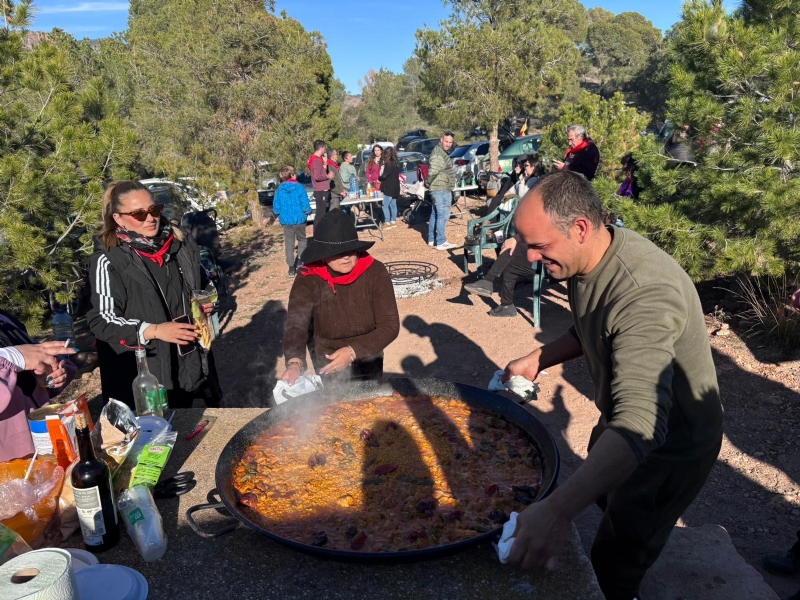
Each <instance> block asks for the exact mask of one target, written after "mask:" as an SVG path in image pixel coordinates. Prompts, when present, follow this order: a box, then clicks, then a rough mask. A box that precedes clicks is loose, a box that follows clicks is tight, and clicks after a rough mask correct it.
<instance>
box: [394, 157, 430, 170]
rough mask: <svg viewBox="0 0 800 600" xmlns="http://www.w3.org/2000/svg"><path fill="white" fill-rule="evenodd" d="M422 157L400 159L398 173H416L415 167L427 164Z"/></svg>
mask: <svg viewBox="0 0 800 600" xmlns="http://www.w3.org/2000/svg"><path fill="white" fill-rule="evenodd" d="M427 163H428V161H427V160H425V157H424V156H407V157H403V158H401V159H400V172H401V173H408V172H409V171H413V172H415V173H416V171H417V167H418V166H419V165H422V164H427Z"/></svg>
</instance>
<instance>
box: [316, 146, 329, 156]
mask: <svg viewBox="0 0 800 600" xmlns="http://www.w3.org/2000/svg"><path fill="white" fill-rule="evenodd" d="M326 150H327V149H326V148H325V146H323V147H322V148H320V149H319V150H317V151H316V152H314V154H316V155H317V156H322V155H323V154H325V152H326Z"/></svg>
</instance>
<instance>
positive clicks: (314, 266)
mask: <svg viewBox="0 0 800 600" xmlns="http://www.w3.org/2000/svg"><path fill="white" fill-rule="evenodd" d="M374 262H375V259H374V258H373V257H371V256H370V255H369V254H367V253H366V252H362V253H360V254H359V255H358V260H357V261H356V266H355V267H353V270H352V271H350V272H349V273H348V274H347V275H340V276H339V277H334V276H333V275H331V273H330V271H328V267H326V266H325V263H324V262H322V261H319V262H315V263H311V264H310V265H306V266H304V267H303V268H302V269H301V270H300V274H301V275H302V276H303V277H308V276H309V275H317V276H318V277H321V278H322V279H324V280H325V281H327V282H328V285H329V286H331V289H332V290H333V293H334V294H335V293H336V287H335V286H334V284H336V283H338V284H339V285H350V284H351V283H353V282H354V281H355V280H356V279H358V278H359V277H361V276H362V275H363V274H364V271H366V270H367V269H369V267H370V265H371V264H372V263H374Z"/></svg>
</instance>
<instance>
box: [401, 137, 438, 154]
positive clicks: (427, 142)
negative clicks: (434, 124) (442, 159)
mask: <svg viewBox="0 0 800 600" xmlns="http://www.w3.org/2000/svg"><path fill="white" fill-rule="evenodd" d="M438 143H439V138H426V139H421V140H414V141H412V142H411V143H409V144H408V145H407V146H406V150H405V151H406V152H419V153H420V154H424V155H425V156H430V155H431V152H433V149H434V148H436V144H438Z"/></svg>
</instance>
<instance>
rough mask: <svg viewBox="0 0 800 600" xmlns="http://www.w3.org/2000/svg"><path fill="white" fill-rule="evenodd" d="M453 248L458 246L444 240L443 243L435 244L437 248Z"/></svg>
mask: <svg viewBox="0 0 800 600" xmlns="http://www.w3.org/2000/svg"><path fill="white" fill-rule="evenodd" d="M453 248H458V246H457V245H455V244H451V243H450V242H447V241H445V243H444V244H439V245H438V246H436V249H437V250H452V249H453Z"/></svg>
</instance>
